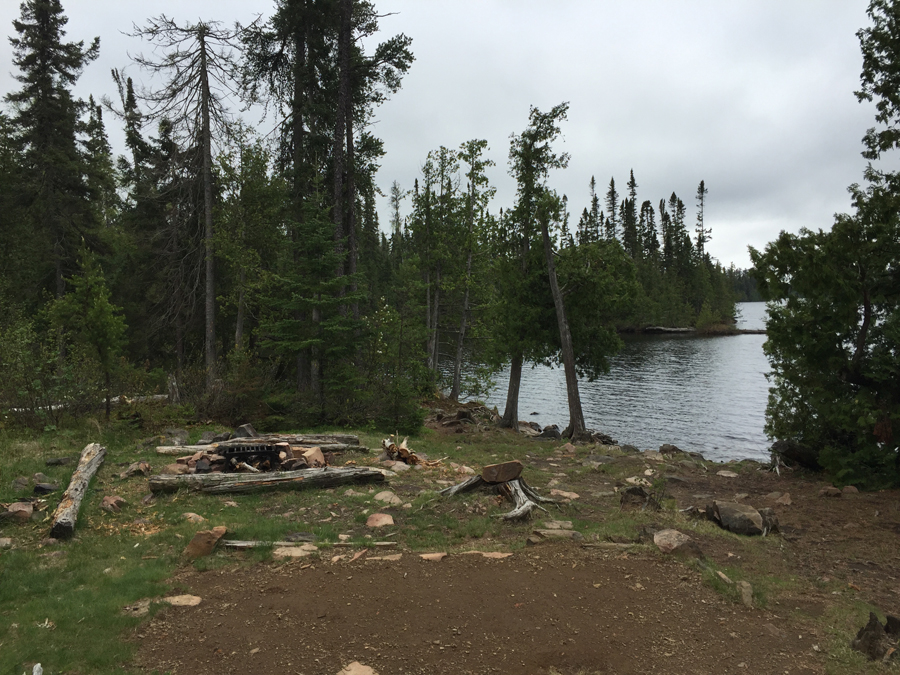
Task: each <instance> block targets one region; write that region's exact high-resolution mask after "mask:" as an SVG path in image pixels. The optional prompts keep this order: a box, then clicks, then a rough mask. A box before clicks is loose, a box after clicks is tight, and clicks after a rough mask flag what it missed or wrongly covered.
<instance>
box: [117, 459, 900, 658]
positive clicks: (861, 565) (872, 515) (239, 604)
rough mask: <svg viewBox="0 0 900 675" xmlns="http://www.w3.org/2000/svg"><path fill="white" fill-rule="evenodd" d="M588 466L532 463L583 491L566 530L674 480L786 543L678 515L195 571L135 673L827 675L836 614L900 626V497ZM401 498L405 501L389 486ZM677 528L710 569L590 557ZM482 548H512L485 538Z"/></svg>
mask: <svg viewBox="0 0 900 675" xmlns="http://www.w3.org/2000/svg"><path fill="white" fill-rule="evenodd" d="M591 452H595V451H594V450H592V449H591V448H590V447H587V448H579V449H578V451H577V452H567V451H563V450H560V451H557V452H556V454H555V455H553V456H550V457H546V456H545V457H537V456H532V457H526V458H523V461H526V462H527V463H528V464H527V466H531V467H533V468H534V469H536V470H541V471H545V472H554V473H552V474H551V475H554V476H558V477H559V478H558V479H557V480H558V481H559V482H560V485H559V487H561V488H564V489H566V490H575V491H577V492H578V493H579V495H580V499H579V500H578V501H577V504H576V505H573V506H571V507H570V511H569V514H568V515H569V516H570V517H571V516H572V514H574V515H575V517H576V518H578V519H580V520H581V522H586V521H594V522H599V523H603V522H608V521H611V520H614V519H616V518H621V516H622V514H621V512H620V511H619V503H618V496H617V495H615V493H614V492H613V491H614V490H615V488H617V487H618V488H619V489H621V487H623V486H625V485H626V483H624V482H623V481H622V479H621V477H622V476H624V475H628V474H630V473H632V472H633V474H634V475H637V476H640V475H644V474H643V473H642V472H645V471H648V470H653V471H655V472H656V473H657V474H664V475H666V476H669V478H668V483H667V485H668V487H667V494H668V496H669V497H670V498H674V500H675V502H676V506H677V509H678V510H680V509H685V508H687V507H689V506H692V505H693V506H697V507H700V508H701V509H702V508H703V507H704V506H705V505H706V504H707V503H710V502H712V501H714V500H722V501H735V500H737V501H742V502H744V503H750V504H753V505H754V506H757V507H762V506H772V507H773V508H774V509H775V511H776V513H777V515H778V518H779V521H780V524H781V533H780V534H775V535H771V536H769V537H767V538H766V539H765V540H763V539H761V538H759V537H756V538H749V537H739V536H737V535H731V534H728V533H725V534H723V533H721V532H719V531H716V530H715V528H712V527H711V526H710V524H709V523H703V524H702V525H699V526H698V525H692V524H691V522H692V521H690V520H689V519H687V518H686V517H685V516H684V515H683V514H681V513H679V512H678V511H677V510H674V511H673V510H670V512H669V513H664V512H660V513H659V516H658V518H659V521H660V522H659V523H650V526H649V528H648V527H647V526H643V527H641V528H640V531H637V532H634V533H632V534H631V535H627V536H623V537H612V536H606V537H605V538H603V539H600V538H599V537H598V535H594V536H593V539H592V538H591V537H588V538H586V540H585V541H584V542H581V543H579V542H548V543H545V544H540V545H538V546H535V547H529V548H518V549H517V550H514V551H513V553H512V555H511V556H510V557H508V558H505V559H488V558H485V557H482V556H481V555H477V554H465V553H463V552H462V551H456V552H453V551H451V552H450V555H449V556H448V557H446V558H445V559H443V560H442V561H440V562H433V561H426V560H423V559H421V558H420V557H419V555H418V554H419V553H421V551H417V552H411V551H402V556H401V558H400V559H399V560H395V561H389V560H372V559H371V558H374V557H378V556H384V555H388V554H392V553H395V552H394V551H384V552H381V551H379V552H375V551H371V550H370V551H369V552H368V553H367V554H366V555H364V556H362V557H361V558H359V559H357V560H355V561H352V562H350V561H349V560H348V559H345V560H341V561H337V562H331V561H330V554H328V553H326V554H323V555H322V557H320V558H315V559H298V560H295V561H292V562H290V563H287V564H266V565H258V566H256V567H253V568H252V569H250V570H248V569H247V567H246V566H243V567H241V568H240V571H239V572H236V570H235V569H233V568H230V567H229V568H224V569H218V570H214V571H207V572H197V571H195V570H194V569H193V568H185V570H184V571H183V573H182V576H181V577H179V578H178V579H177V580H176V585H177V586H178V587H179V588H181V589H183V590H182V591H179V592H185V593H191V594H194V595H197V596H199V597H201V598H202V602H201V603H200V604H199V605H198V606H196V607H172V608H167V609H165V610H163V611H162V612H160V613H158V614H157V615H156V616H155V617H154V618H153V619H152V620H150V621H149V622H147V623H146V624H144V625H143V626H142V627H141V628H140V629H139V630H138V631H137V632H136V634H135V636H134V639H135V640H136V641H137V642H138V643H139V644H140V647H139V657H138V665H140V666H141V667H143V668H144V669H146V670H148V671H152V670H153V669H159V670H161V671H170V672H172V673H191V674H192V675H200V674H203V673H272V672H278V673H302V674H303V675H335V674H337V673H338V672H339V671H340V670H341V668H343V667H344V666H346V665H347V664H348V663H350V662H353V661H359V662H361V663H363V664H365V665H368V666H371V667H372V668H374V669H375V671H376V672H378V673H380V674H381V675H393V674H395V673H437V674H440V673H448V674H449V673H454V674H460V673H490V672H496V673H529V674H531V673H535V674H538V673H540V674H547V675H550V674H554V675H576V674H593V673H657V672H659V673H663V672H665V673H688V672H689V673H710V674H713V673H716V674H719V673H791V674H793V673H805V672H809V673H823V672H825V671H826V667H825V666H826V662H827V658H828V643H829V640H831V644H834V636H833V635H829V634H828V633H829V631H828V627H827V626H828V621H826V620H825V619H827V617H828V616H829V614H828V613H829V612H830V611H833V610H834V608H835V607H836V606H838V604H839V602H840V603H843V604H842V605H840V606H842V607H847V606H851V605H852V604H853V603H856V602H859V603H867V604H868V605H871V606H874V607H876V608H878V609H880V610H881V611H882V612H884V613H887V614H894V615H897V614H900V582H898V577H900V563H898V560H897V557H896V551H897V544H898V543H900V542H898V536H900V494H898V493H897V492H879V493H869V494H845V495H842V496H841V497H838V498H826V497H823V496H820V494H819V491H820V489H821V488H822V487H823V486H824V485H825V483H822V482H821V481H820V480H819V478H817V477H816V476H809V475H800V474H796V473H792V472H786V473H784V474H782V475H781V476H779V475H777V474H775V473H773V472H770V471H767V470H765V468H764V467H761V466H756V467H755V468H754V466H751V467H750V468H747V467H746V466H743V467H741V468H739V471H740V475H739V477H737V478H728V477H723V476H720V475H717V469H722V468H726V469H727V468H729V467H728V466H724V467H722V466H718V467H717V466H714V465H713V466H712V467H709V466H706V467H704V466H702V465H700V464H699V463H694V462H691V461H690V460H688V459H684V460H681V461H671V460H667V462H666V465H665V467H664V468H661V465H660V464H659V463H656V462H654V461H651V460H650V459H648V458H647V456H644V455H637V456H626V457H620V458H618V459H616V462H615V465H614V470H613V469H609V470H606V468H604V470H601V471H596V470H594V471H587V472H585V471H583V470H582V468H583V467H584V463H585V456H586V455H587V454H588V453H591ZM398 481H400V479H398ZM400 482H402V481H400ZM541 487H543V486H541ZM392 488H395V489H397V490H398V492H399V491H401V490H402V488H403V486H402V485H396V486H395V485H394V482H393V480H392ZM773 492H780V493H789V494H790V496H791V503H790V504H789V505H781V504H776V503H774V497H773V496H772V493H773ZM484 499H488V497H485V498H484ZM388 512H390V510H388ZM395 513H398V515H399V516H401V517H402V513H401V512H395ZM459 517H465V515H463V514H461V515H460V516H459ZM560 517H564V516H560ZM654 517H655V516H654ZM698 522H700V521H698ZM672 526H675V527H678V529H681V530H682V531H684V532H688V533H689V534H690V536H691V537H692V538H693V539H694V540H695V541H697V542H698V544H699V546H700V548H701V549H702V551H703V553H704V555H705V561H704V562H702V563H697V562H696V561H694V562H691V561H682V560H676V559H672V558H671V557H666V556H663V555H661V554H660V553H659V552H658V551H656V550H655V548H654V547H652V545H645V546H643V547H636V548H633V549H629V550H623V549H609V548H596V547H593V548H592V547H583V546H582V543H584V544H588V545H591V544H594V545H595V546H596V545H597V544H600V545H602V544H603V543H604V541H610V540H612V541H618V542H628V541H635V542H642V543H644V544H648V543H650V544H652V531H653V530H654V529H662V528H665V527H672ZM648 531H649V537H650V539H649V541H648ZM515 536H517V537H519V538H520V539H521V536H522V532H521V531H518V533H517V534H516V535H515ZM598 539H599V541H598ZM470 548H475V549H480V550H484V551H491V550H507V549H508V548H510V546H509V542H489V541H474V542H472V545H471V546H470ZM710 566H711V567H710ZM711 569H719V570H722V569H725V570H730V571H731V573H732V574H733V575H734V574H737V575H738V576H737V577H736V578H744V577H746V578H749V579H754V583H755V584H756V583H757V580H761V581H760V583H759V584H757V585H756V586H754V594H755V600H754V607H752V608H748V607H745V606H744V605H742V604H741V603H740V601H739V600H737V599H736V596H735V594H734V593H730V594H729V593H728V592H722V589H721V588H718V589H717V588H715V587H714V586H715V585H716V584H714V583H710V582H709V578H708V577H709V574H710V570H711ZM704 570H705V571H704ZM860 625H861V624H860ZM851 637H852V633H848V634H847V635H846V636H843V635H842V636H839V640H840V641H841V644H844V645H845V644H846V643H847V642H849V639H850V638H851Z"/></svg>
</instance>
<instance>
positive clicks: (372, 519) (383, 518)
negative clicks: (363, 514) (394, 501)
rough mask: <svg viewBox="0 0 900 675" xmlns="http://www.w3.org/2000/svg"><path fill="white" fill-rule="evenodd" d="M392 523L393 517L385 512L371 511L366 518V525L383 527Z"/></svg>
mask: <svg viewBox="0 0 900 675" xmlns="http://www.w3.org/2000/svg"><path fill="white" fill-rule="evenodd" d="M393 524H394V519H393V518H392V517H391V515H390V514H387V513H373V514H372V515H371V516H369V517H368V518H367V519H366V527H385V526H386V525H393Z"/></svg>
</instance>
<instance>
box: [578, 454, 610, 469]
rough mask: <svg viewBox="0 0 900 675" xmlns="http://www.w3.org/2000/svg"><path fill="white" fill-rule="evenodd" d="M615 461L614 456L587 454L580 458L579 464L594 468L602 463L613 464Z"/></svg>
mask: <svg viewBox="0 0 900 675" xmlns="http://www.w3.org/2000/svg"><path fill="white" fill-rule="evenodd" d="M615 461H616V459H615V457H607V456H606V455H588V456H587V457H585V458H584V459H583V460H582V462H581V466H589V467H591V468H593V469H596V468H597V467H598V466H601V465H603V464H613V463H614V462H615Z"/></svg>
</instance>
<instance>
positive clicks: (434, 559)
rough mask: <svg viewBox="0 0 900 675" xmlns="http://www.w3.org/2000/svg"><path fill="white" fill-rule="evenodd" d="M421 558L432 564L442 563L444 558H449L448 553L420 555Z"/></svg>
mask: <svg viewBox="0 0 900 675" xmlns="http://www.w3.org/2000/svg"><path fill="white" fill-rule="evenodd" d="M419 557H420V558H421V559H422V560H430V561H432V562H440V561H441V560H443V559H444V558H446V557H447V554H446V553H443V552H442V553H420V554H419Z"/></svg>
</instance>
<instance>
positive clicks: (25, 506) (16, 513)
mask: <svg viewBox="0 0 900 675" xmlns="http://www.w3.org/2000/svg"><path fill="white" fill-rule="evenodd" d="M6 513H7V514H9V517H10V518H12V519H13V520H16V521H18V522H20V523H25V522H28V521H29V520H31V515H32V514H33V513H34V506H32V504H31V502H15V503H13V504H10V505H9V506H8V507H6Z"/></svg>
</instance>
